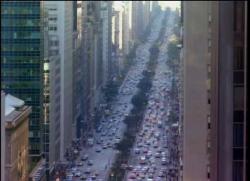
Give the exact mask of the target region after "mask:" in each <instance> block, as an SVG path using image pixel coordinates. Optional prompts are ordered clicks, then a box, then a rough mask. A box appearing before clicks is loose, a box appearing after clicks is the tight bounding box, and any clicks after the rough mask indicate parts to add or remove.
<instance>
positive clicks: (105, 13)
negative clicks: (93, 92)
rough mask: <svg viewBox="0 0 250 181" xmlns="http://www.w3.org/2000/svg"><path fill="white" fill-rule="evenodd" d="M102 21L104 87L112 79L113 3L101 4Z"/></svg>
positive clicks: (103, 2) (105, 2)
mask: <svg viewBox="0 0 250 181" xmlns="http://www.w3.org/2000/svg"><path fill="white" fill-rule="evenodd" d="M101 19H102V59H103V67H102V69H103V70H102V72H103V76H102V77H103V85H104V86H105V84H106V83H107V81H108V80H110V79H111V63H112V62H111V54H112V37H111V36H112V22H111V21H112V2H111V1H102V2H101Z"/></svg>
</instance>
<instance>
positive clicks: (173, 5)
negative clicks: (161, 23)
mask: <svg viewBox="0 0 250 181" xmlns="http://www.w3.org/2000/svg"><path fill="white" fill-rule="evenodd" d="M158 2H159V5H160V6H161V7H162V8H165V7H170V8H171V9H175V8H177V7H180V1H158Z"/></svg>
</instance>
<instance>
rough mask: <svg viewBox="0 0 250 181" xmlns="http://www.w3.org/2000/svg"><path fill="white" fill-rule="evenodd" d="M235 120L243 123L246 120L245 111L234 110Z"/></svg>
mask: <svg viewBox="0 0 250 181" xmlns="http://www.w3.org/2000/svg"><path fill="white" fill-rule="evenodd" d="M233 120H234V122H237V123H242V122H243V120H244V112H243V111H234V119H233Z"/></svg>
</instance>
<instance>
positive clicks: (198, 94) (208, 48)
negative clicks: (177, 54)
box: [182, 1, 249, 181]
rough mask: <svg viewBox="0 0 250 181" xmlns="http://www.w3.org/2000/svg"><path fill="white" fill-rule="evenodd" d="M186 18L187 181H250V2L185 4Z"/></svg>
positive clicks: (185, 121) (184, 53) (185, 161)
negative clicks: (249, 111)
mask: <svg viewBox="0 0 250 181" xmlns="http://www.w3.org/2000/svg"><path fill="white" fill-rule="evenodd" d="M182 14H183V30H184V31H183V45H184V46H183V50H182V51H183V68H184V87H183V91H184V104H183V109H184V111H183V118H184V120H183V140H184V141H183V180H187V181H189V180H192V181H193V180H207V179H210V180H212V181H220V180H227V181H238V180H243V181H246V180H248V178H247V169H248V168H247V167H248V159H247V154H246V153H247V151H246V150H247V146H248V144H247V135H248V130H249V125H248V124H247V120H248V119H249V118H247V114H246V111H247V104H246V98H247V88H248V87H247V84H246V80H247V76H246V72H247V67H246V65H247V39H246V37H247V1H240V2H238V1H232V2H215V1H214V2H207V1H206V2H183V13H182ZM197 26H199V28H197ZM190 163H192V166H190Z"/></svg>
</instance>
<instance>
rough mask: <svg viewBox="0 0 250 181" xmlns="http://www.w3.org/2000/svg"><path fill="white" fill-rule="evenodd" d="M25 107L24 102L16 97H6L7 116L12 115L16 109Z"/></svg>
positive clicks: (8, 95)
mask: <svg viewBox="0 0 250 181" xmlns="http://www.w3.org/2000/svg"><path fill="white" fill-rule="evenodd" d="M23 105H24V101H23V100H21V99H18V98H17V97H14V96H12V95H10V94H7V95H6V96H5V116H8V115H9V114H10V113H12V112H13V111H14V110H16V108H18V107H22V106H23Z"/></svg>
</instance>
